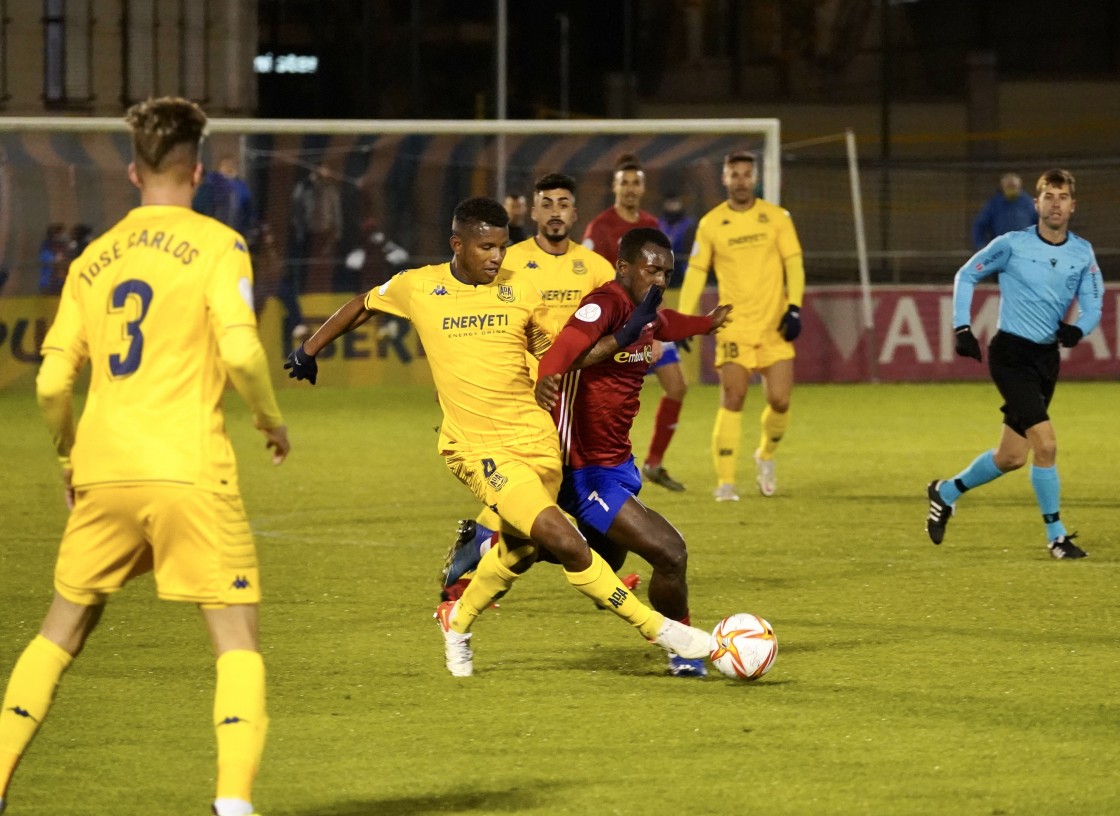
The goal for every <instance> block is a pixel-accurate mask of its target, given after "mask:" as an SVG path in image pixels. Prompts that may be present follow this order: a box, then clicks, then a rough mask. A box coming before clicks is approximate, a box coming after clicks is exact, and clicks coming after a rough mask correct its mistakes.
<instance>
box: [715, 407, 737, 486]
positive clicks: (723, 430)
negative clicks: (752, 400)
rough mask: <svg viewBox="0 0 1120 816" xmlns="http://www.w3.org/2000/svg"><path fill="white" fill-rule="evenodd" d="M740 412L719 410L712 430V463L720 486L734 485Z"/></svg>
mask: <svg viewBox="0 0 1120 816" xmlns="http://www.w3.org/2000/svg"><path fill="white" fill-rule="evenodd" d="M742 418H743V412H742V411H729V410H727V409H726V408H722V407H721V408H720V409H719V411H717V412H716V424H715V427H714V428H713V429H712V463H713V464H714V465H715V467H716V478H717V479H718V480H719V483H720V484H735V471H736V470H738V468H739V439H740V437H741V436H742V433H743V428H742Z"/></svg>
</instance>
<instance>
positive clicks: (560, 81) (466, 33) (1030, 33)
mask: <svg viewBox="0 0 1120 816" xmlns="http://www.w3.org/2000/svg"><path fill="white" fill-rule="evenodd" d="M496 8H497V3H496V0H492V1H491V2H484V1H483V0H478V1H477V2H468V3H463V2H451V0H385V1H383V2H382V1H379V2H369V1H368V0H333V1H332V2H323V0H258V11H259V32H260V52H261V53H262V54H273V55H281V54H296V55H300V54H302V55H309V56H313V57H315V58H316V59H317V61H318V68H317V70H316V71H315V72H314V73H308V74H297V73H282V72H277V71H272V72H270V73H258V81H259V99H260V110H259V114H260V115H261V116H277V117H300V118H302V117H331V118H336V117H337V118H342V117H369V118H439V119H448V118H479V117H491V116H493V115H494V113H495V92H494V75H495V48H494V43H495V38H496V35H497V27H496V24H495V15H496ZM884 15H885V19H886V20H887V22H888V24H887V26H885V27H884V26H881V25H880V20H881V19H884ZM507 42H508V52H507V53H508V64H509V72H508V89H507V90H508V106H509V107H508V115H509V116H510V117H512V118H536V117H541V116H557V115H559V114H560V113H561V108H562V107H563V106H564V105H565V104H566V106H567V111H569V112H570V113H571V114H572V115H577V116H613V115H625V114H627V113H628V111H627V110H626V102H627V101H628V100H627V97H628V96H633V97H641V98H643V99H651V100H656V101H658V102H675V101H676V102H704V101H709V100H710V101H723V102H727V101H739V102H742V103H744V104H767V103H776V102H814V103H819V102H842V103H856V104H858V103H869V102H871V103H873V102H875V101H876V100H877V99H878V98H879V97H880V95H881V91H882V86H883V83H884V82H885V81H889V82H890V85H891V92H892V94H894V95H895V96H896V97H897V98H900V99H923V98H930V99H933V98H952V97H963V96H964V95H966V94H967V93H968V84H969V81H970V72H972V71H974V70H975V67H976V65H977V64H981V65H987V66H989V67H990V68H992V69H993V70H995V71H996V72H998V75H999V77H1001V78H1003V79H1025V78H1033V77H1038V78H1045V79H1048V80H1055V79H1060V78H1072V79H1104V78H1112V79H1118V78H1120V3H1116V2H1114V1H1113V0H1078V2H1077V3H1076V13H1073V12H1072V10H1071V12H1070V13H1068V14H1062V15H1061V18H1060V20H1058V19H1055V15H1054V7H1053V4H1052V3H1049V2H1043V0H909V1H908V2H907V1H906V0H902V1H901V2H899V1H898V0H780V2H779V0H737V2H730V3H729V2H715V0H583V1H581V2H576V1H575V0H571V1H570V2H554V3H537V2H509V3H508V39H507ZM884 60H886V62H884ZM977 60H979V63H978V62H977ZM885 69H886V70H885ZM627 88H630V89H632V93H631V94H627V91H626V89H627Z"/></svg>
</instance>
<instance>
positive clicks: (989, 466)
mask: <svg viewBox="0 0 1120 816" xmlns="http://www.w3.org/2000/svg"><path fill="white" fill-rule="evenodd" d="M1002 475H1003V471H1002V470H1000V469H999V468H998V467H996V457H995V451H990V450H989V451H984V452H983V453H982V454H980V455H979V456H977V457H976V458H975V459H973V460H972V464H971V465H969V466H968V467H966V468H965V469H964V470H962V471H961V472H960V473H958V474H957V475H956V476H954V477H953V478H952V479H946V480H945V481H944V482H942V483H941V487H940V488H939V489H938V491H939V492H940V493H941V498H942V499H944V500H945V501H946V502H947V503H949V504H952V503H953V502H955V501H956V500H957V499H959V498H960V497H961V494H962V493H964V492H965V491H966V490H972V488H974V487H979V486H980V485H985V484H987V483H988V482H993V481H995V480H996V479H998V478H999V477H1000V476H1002Z"/></svg>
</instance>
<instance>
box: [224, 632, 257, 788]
mask: <svg viewBox="0 0 1120 816" xmlns="http://www.w3.org/2000/svg"><path fill="white" fill-rule="evenodd" d="M214 731H215V732H216V733H217V735H218V792H217V796H216V798H218V799H243V800H244V801H246V802H251V801H252V792H253V779H254V778H256V775H257V768H258V767H259V766H260V763H261V754H262V753H263V752H264V738H265V734H266V733H267V731H268V715H267V713H266V712H265V705H264V660H262V659H261V656H260V653H258V652H250V651H248V650H244V649H235V650H233V651H229V652H225V653H224V654H223V655H222V656H221V657H219V658H218V681H217V686H216V687H215V689H214Z"/></svg>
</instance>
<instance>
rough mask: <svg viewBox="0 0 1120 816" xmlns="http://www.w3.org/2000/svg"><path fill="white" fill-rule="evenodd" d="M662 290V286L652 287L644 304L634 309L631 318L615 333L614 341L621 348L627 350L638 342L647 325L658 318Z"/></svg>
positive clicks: (643, 299) (644, 299)
mask: <svg viewBox="0 0 1120 816" xmlns="http://www.w3.org/2000/svg"><path fill="white" fill-rule="evenodd" d="M661 295H662V289H661V287H660V286H651V287H650V288H649V291H648V292H646V296H645V297H644V298H642V302H641V303H639V304H638V305H637V306H635V307H634V311H633V312H631V313H630V318H629V319H628V320H627V321H626V323H625V324H624V325H623V326H622V328H621V329H619V330H618V331H616V332H615V333H614V341H615V342H616V343H618V347H619V348H626V347H627V346H629V345H630V344H631V343H633V342H634V341H636V340H637V339H638V338H639V337H640V336H641V334H642V329H644V328H645V327H646V324H647V323H650V322H651V321H653V320H655V319H656V318H657V307H658V306H659V305H660V304H661Z"/></svg>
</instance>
